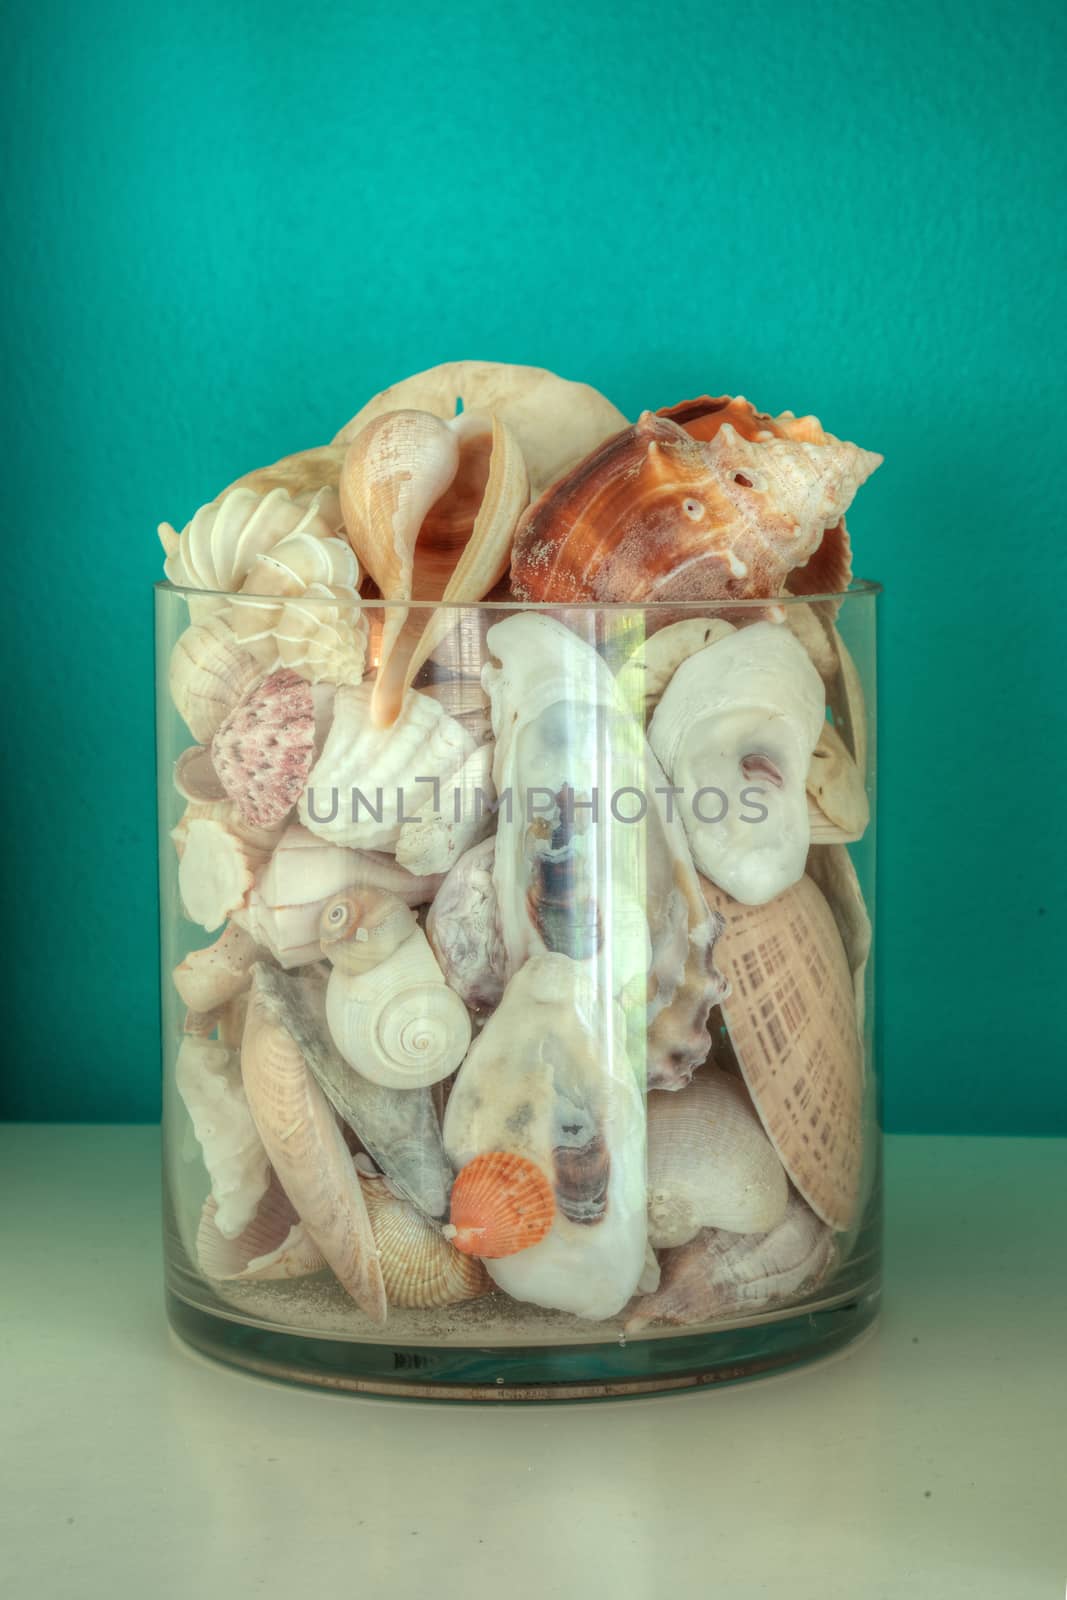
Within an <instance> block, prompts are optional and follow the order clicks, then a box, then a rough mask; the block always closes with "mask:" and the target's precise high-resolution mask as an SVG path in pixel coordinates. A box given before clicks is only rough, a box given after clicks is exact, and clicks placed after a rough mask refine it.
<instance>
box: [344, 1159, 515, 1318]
mask: <svg viewBox="0 0 1067 1600" xmlns="http://www.w3.org/2000/svg"><path fill="white" fill-rule="evenodd" d="M359 1181H360V1184H361V1185H362V1188H363V1198H364V1200H365V1201H366V1203H367V1212H368V1214H369V1216H370V1221H371V1227H372V1228H373V1230H374V1238H375V1242H376V1243H377V1246H378V1255H379V1259H380V1261H381V1267H382V1278H383V1280H384V1282H385V1294H386V1298H387V1300H388V1301H389V1304H390V1305H391V1306H404V1307H416V1308H417V1307H423V1306H433V1307H437V1306H456V1305H461V1304H462V1303H463V1302H464V1301H465V1300H476V1299H478V1298H479V1296H480V1295H483V1294H486V1293H487V1292H488V1291H489V1289H491V1288H492V1284H491V1283H490V1280H489V1277H488V1274H487V1273H486V1270H485V1268H484V1267H483V1266H482V1264H481V1262H480V1261H478V1260H476V1259H474V1258H473V1257H472V1256H469V1255H464V1254H463V1253H462V1252H461V1251H459V1250H457V1249H456V1248H455V1246H454V1245H452V1244H450V1243H449V1241H448V1239H446V1238H445V1236H444V1234H443V1232H442V1231H441V1229H440V1228H439V1227H436V1226H435V1225H434V1224H433V1223H432V1222H428V1221H427V1219H426V1218H425V1217H424V1216H423V1215H422V1214H421V1213H420V1212H418V1211H416V1210H415V1207H414V1206H412V1205H410V1204H409V1203H408V1201H406V1200H404V1199H403V1198H401V1196H399V1195H395V1194H393V1192H392V1190H391V1189H390V1188H389V1185H388V1183H387V1182H386V1180H385V1179H384V1178H383V1177H379V1176H374V1177H370V1176H367V1175H365V1174H362V1173H361V1174H360V1180H359Z"/></svg>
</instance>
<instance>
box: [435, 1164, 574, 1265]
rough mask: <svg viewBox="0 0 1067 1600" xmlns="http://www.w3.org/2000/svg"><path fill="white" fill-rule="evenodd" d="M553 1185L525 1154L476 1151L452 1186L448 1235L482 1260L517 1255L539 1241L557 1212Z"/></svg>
mask: <svg viewBox="0 0 1067 1600" xmlns="http://www.w3.org/2000/svg"><path fill="white" fill-rule="evenodd" d="M555 1209H556V1207H555V1201H554V1200H553V1197H552V1185H551V1184H550V1183H549V1181H548V1179H547V1178H546V1177H545V1175H544V1173H543V1172H542V1171H541V1169H540V1167H537V1166H535V1165H534V1163H533V1162H532V1161H527V1160H526V1158H525V1157H524V1156H517V1155H512V1154H510V1153H508V1152H506V1151H502V1150H491V1151H489V1152H487V1153H486V1154H485V1155H480V1156H475V1158H474V1160H473V1161H469V1162H468V1163H467V1165H466V1166H465V1167H464V1168H463V1170H462V1172H460V1174H459V1176H458V1177H457V1178H456V1181H455V1183H454V1185H453V1186H452V1211H451V1216H450V1219H449V1228H448V1230H447V1232H448V1236H449V1237H450V1238H451V1240H452V1243H453V1244H454V1245H455V1247H456V1249H457V1250H461V1251H463V1252H465V1253H466V1254H469V1255H476V1256H480V1257H481V1258H482V1259H483V1260H487V1261H495V1260H498V1259H499V1258H500V1257H502V1256H513V1255H517V1254H518V1252H519V1251H520V1250H528V1249H529V1248H530V1246H531V1245H535V1244H537V1243H539V1241H540V1240H541V1239H543V1238H544V1237H545V1234H546V1233H547V1232H548V1230H549V1228H550V1227H551V1226H552V1218H553V1216H554V1215H555Z"/></svg>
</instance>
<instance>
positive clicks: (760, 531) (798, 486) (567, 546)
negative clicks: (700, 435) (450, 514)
mask: <svg viewBox="0 0 1067 1600" xmlns="http://www.w3.org/2000/svg"><path fill="white" fill-rule="evenodd" d="M880 461H881V457H880V456H874V455H871V454H870V453H869V452H868V451H863V450H859V449H857V448H856V446H855V445H850V444H842V443H840V442H834V443H832V444H826V445H816V444H809V443H799V442H795V441H793V440H787V439H776V438H771V439H768V440H764V441H761V442H758V443H757V442H752V441H749V440H746V439H743V438H742V437H741V436H740V435H739V434H738V433H737V432H736V431H735V430H734V429H733V428H732V427H731V426H730V425H729V424H724V425H723V426H722V427H721V428H720V429H719V431H718V432H717V433H716V435H715V437H714V439H712V440H711V441H710V443H707V444H703V443H699V442H698V441H697V440H695V439H693V438H691V437H690V436H689V434H688V433H686V432H685V430H684V429H683V428H681V427H679V426H678V425H677V424H676V423H674V422H672V421H671V420H670V419H669V418H666V417H655V416H652V414H651V413H649V412H645V413H644V415H643V416H642V417H641V419H640V420H639V421H638V423H637V424H636V425H635V426H634V427H633V428H629V429H627V430H626V431H625V432H624V433H622V434H619V435H617V436H616V437H615V438H614V439H611V440H609V441H608V442H607V443H606V444H604V445H602V446H601V447H600V449H599V450H597V451H594V452H593V454H592V455H590V456H588V457H587V458H586V459H585V460H584V461H583V462H581V463H580V464H579V465H578V466H577V467H575V468H574V470H573V471H572V472H571V473H569V474H568V476H567V477H566V478H565V479H563V481H562V482H560V483H557V484H556V485H555V487H554V488H553V489H552V490H550V491H549V492H548V493H547V494H545V495H542V497H541V499H540V500H538V501H537V502H536V503H535V504H534V505H533V506H531V507H530V509H529V511H528V512H526V514H525V515H524V516H523V518H522V520H521V521H520V523H519V526H518V528H517V530H516V533H515V542H514V548H513V551H512V559H511V585H512V588H513V590H514V591H515V593H516V595H518V596H519V597H520V598H521V599H524V600H541V601H553V602H557V603H562V604H572V603H573V604H582V603H604V602H618V601H634V602H640V601H650V600H723V599H746V598H752V597H761V596H767V597H770V596H773V595H776V594H779V593H780V592H781V591H782V589H783V588H784V586H785V581H786V578H787V577H788V576H789V574H790V572H791V571H792V570H793V569H794V568H795V567H797V566H800V565H802V564H803V563H804V562H805V561H807V560H808V559H809V557H810V556H811V555H813V554H814V552H815V551H816V550H817V549H818V547H819V544H820V542H821V540H822V537H823V533H824V531H825V529H826V528H827V527H829V526H831V525H832V524H833V523H835V522H837V521H839V520H840V518H841V517H842V515H843V514H844V512H845V510H846V509H847V507H848V505H849V504H850V502H851V500H852V498H853V496H854V495H855V493H856V490H857V489H858V488H859V486H860V484H861V483H863V481H864V480H865V479H866V478H867V477H869V476H870V474H871V472H873V471H874V469H875V467H876V466H878V464H879V462H880Z"/></svg>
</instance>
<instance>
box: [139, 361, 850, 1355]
mask: <svg viewBox="0 0 1067 1600" xmlns="http://www.w3.org/2000/svg"><path fill="white" fill-rule="evenodd" d="M879 462H880V457H878V456H876V455H872V454H870V453H869V452H867V451H865V450H861V449H859V448H857V447H856V446H855V445H852V444H848V443H844V442H842V441H840V440H838V439H836V438H834V437H833V436H832V435H830V434H828V433H826V432H825V431H824V430H823V429H822V427H821V426H820V425H819V423H818V422H817V421H816V420H815V418H814V417H795V416H793V415H792V413H790V412H785V413H784V414H783V415H781V416H777V417H772V416H768V415H764V414H763V413H761V412H758V411H757V410H756V409H755V408H754V407H753V406H752V405H750V404H749V403H748V402H747V401H745V400H743V399H740V398H734V399H731V398H726V397H723V398H720V399H707V398H705V399H701V400H697V401H693V402H689V403H686V404H683V405H678V406H674V407H672V408H670V409H668V410H664V411H661V412H658V413H655V414H652V413H649V412H645V413H644V414H643V415H642V416H641V417H640V419H639V420H638V421H637V422H636V423H635V424H632V425H631V424H630V423H628V421H627V419H626V417H624V416H623V415H622V414H621V413H620V412H619V411H617V410H616V408H615V407H614V406H613V405H611V404H610V403H609V402H608V401H607V400H606V399H605V398H604V397H603V396H602V395H600V394H598V393H596V392H595V391H594V390H592V389H590V388H589V387H587V386H585V385H583V384H577V383H571V382H567V381H564V380H563V379H561V378H558V377H556V376H554V375H553V374H551V373H548V372H544V371H541V370H538V369H533V368H525V367H513V366H504V365H496V364H492V363H481V362H458V363H454V364H450V365H446V366H442V367H437V368H435V369H433V370H432V371H429V372H426V373H422V374H420V375H418V376H416V377H413V378H410V379H408V380H407V381H405V382H403V383H399V384H397V385H395V386H393V387H392V388H390V389H387V390H386V391H385V392H384V393H383V394H381V395H379V396H378V397H377V398H376V399H374V400H372V401H371V402H370V403H369V404H368V405H366V406H365V407H364V408H363V410H362V411H360V412H359V414H358V415H357V416H356V417H355V418H354V419H353V420H352V421H351V422H350V423H349V424H348V425H347V426H346V427H345V428H343V429H342V430H341V432H340V433H339V434H338V435H337V437H336V439H335V440H334V442H333V443H332V444H330V445H327V446H324V447H322V448H319V449H314V450H308V451H305V452H303V453H302V454H299V455H294V456H290V457H288V458H286V459H285V460H282V461H280V462H278V463H276V464H275V465H273V466H269V467H265V468H262V469H260V470H259V471H256V472H252V473H250V474H248V475H247V476H246V477H244V478H241V479H239V480H238V481H237V482H236V483H234V484H232V485H231V486H230V487H229V488H228V489H226V490H224V491H223V492H222V493H221V494H219V495H218V496H217V497H216V498H215V499H214V500H212V501H211V502H210V503H209V504H207V505H205V506H203V507H202V508H201V509H200V510H199V511H198V512H197V513H196V515H195V516H194V517H193V519H192V521H191V522H190V523H189V524H188V526H187V527H185V528H184V529H183V530H182V531H181V532H180V533H179V532H177V531H176V530H175V529H174V528H172V527H170V526H169V525H168V524H164V525H163V526H162V527H161V529H160V536H161V538H162V541H163V545H164V548H165V551H166V563H165V571H166V576H167V578H168V579H169V581H170V583H171V584H172V585H173V586H175V587H176V588H178V589H180V590H182V591H184V596H185V603H187V605H188V612H189V625H188V626H187V627H186V628H185V631H184V632H183V633H182V634H181V636H180V637H179V638H178V640H177V643H176V645H175V647H174V650H173V652H172V655H171V658H170V666H169V692H170V696H171V698H172V701H173V704H174V706H175V708H176V709H177V711H178V712H179V713H180V716H181V718H182V719H183V720H184V723H185V725H186V726H187V728H188V730H189V733H190V734H191V736H192V739H193V741H194V742H193V743H192V744H191V745H190V746H189V748H187V749H185V750H184V752H183V753H182V755H181V756H180V759H179V760H178V761H177V762H176V764H175V769H174V783H175V785H176V787H177V789H178V792H179V794H180V795H181V796H182V797H183V799H184V801H185V811H184V815H183V816H182V818H181V820H180V822H179V824H178V826H177V827H176V828H175V829H174V830H173V834H172V838H173V842H174V846H175V849H176V854H177V858H178V860H177V883H178V889H179V891H180V896H181V902H182V905H183V908H184V911H185V913H186V915H187V917H188V918H189V919H190V920H191V922H193V923H195V924H198V925H199V926H200V927H201V928H203V929H204V930H205V931H206V932H207V933H209V934H217V937H215V938H214V941H213V942H210V943H208V945H207V946H206V948H202V949H197V950H194V951H193V952H192V953H190V954H189V955H188V956H187V957H186V958H185V959H184V960H182V961H181V963H180V964H179V965H178V966H177V968H176V969H175V971H174V974H173V981H174V984H175V986H176V989H177V991H178V994H179V996H180V999H181V1002H182V1005H183V1006H184V1007H185V1008H187V1009H186V1013H185V1021H184V1032H183V1035H182V1038H181V1040H180V1044H179V1048H178V1052H177V1066H176V1083H177V1088H178V1091H179V1093H180V1095H181V1097H182V1100H183V1101H184V1104H185V1106H186V1108H187V1110H188V1113H189V1116H190V1119H191V1122H192V1126H193V1130H194V1132H195V1135H196V1138H197V1140H198V1141H199V1144H200V1147H201V1150H202V1156H203V1163H204V1166H205V1168H206V1173H207V1178H208V1180H209V1181H210V1194H209V1196H208V1198H207V1199H206V1201H205V1202H204V1205H203V1211H202V1215H201V1219H200V1224H199V1232H198V1236H197V1242H196V1249H197V1255H198V1265H199V1270H200V1272H201V1273H202V1274H203V1276H204V1277H205V1278H206V1279H208V1280H210V1281H212V1282H216V1283H224V1282H226V1281H232V1280H244V1281H247V1280H270V1279H282V1278H286V1279H293V1278H302V1277H305V1276H310V1275H314V1274H320V1273H322V1272H324V1271H325V1270H327V1269H328V1270H329V1271H330V1272H332V1273H333V1274H334V1276H335V1277H336V1279H337V1281H338V1282H339V1283H340V1284H341V1285H342V1286H343V1288H344V1290H346V1291H347V1293H348V1294H349V1295H350V1296H351V1297H352V1299H353V1300H354V1301H355V1302H357V1304H358V1306H359V1307H360V1308H361V1309H362V1311H363V1312H364V1313H366V1315H367V1317H368V1318H369V1319H371V1321H372V1322H373V1323H377V1324H380V1323H384V1322H385V1321H386V1318H387V1314H388V1308H389V1307H390V1306H394V1307H403V1308H408V1309H416V1310H417V1309H419V1308H430V1307H433V1308H440V1307H447V1306H454V1305H459V1304H461V1303H462V1302H465V1301H469V1300H473V1299H475V1298H477V1297H481V1296H486V1295H492V1296H495V1297H496V1299H497V1303H498V1304H500V1305H501V1306H502V1307H505V1306H508V1305H511V1304H512V1303H513V1302H523V1303H528V1304H533V1305H536V1306H539V1307H549V1308H552V1309H553V1310H556V1311H560V1312H566V1313H571V1314H572V1315H574V1316H577V1317H580V1318H588V1319H593V1320H595V1321H607V1320H610V1319H619V1321H618V1324H617V1326H618V1327H621V1328H625V1330H626V1331H627V1332H630V1331H636V1330H642V1329H645V1328H650V1327H654V1326H656V1325H657V1324H658V1325H660V1326H661V1327H665V1326H667V1327H669V1326H683V1327H689V1328H691V1327H693V1326H695V1325H699V1324H705V1323H714V1322H715V1321H717V1320H721V1319H730V1318H733V1319H735V1320H736V1319H738V1318H741V1319H744V1318H746V1317H748V1316H751V1315H755V1314H759V1313H763V1312H766V1311H768V1310H771V1309H774V1308H780V1307H781V1306H783V1305H785V1304H788V1303H791V1302H795V1301H796V1300H797V1299H798V1298H799V1297H801V1296H803V1295H806V1294H810V1293H811V1292H812V1291H813V1290H815V1289H816V1288H817V1287H818V1286H819V1285H820V1284H822V1283H824V1282H825V1281H826V1280H827V1278H828V1277H829V1275H830V1274H831V1273H832V1272H833V1271H834V1270H835V1269H836V1268H837V1266H838V1265H839V1264H840V1261H841V1259H842V1249H843V1242H844V1241H846V1240H847V1239H848V1238H849V1236H850V1232H851V1230H854V1229H855V1227H856V1225H857V1212H858V1209H859V1206H860V1201H861V1165H862V1158H863V1153H864V1151H863V1144H864V1139H863V1112H862V1106H863V1102H864V1077H865V1073H864V1050H863V996H864V971H865V966H866V962H867V957H868V952H869V947H870V923H869V920H868V917H867V912H866V910H865V907H864V903H863V897H862V895H861V893H860V888H859V883H858V880H857V877H856V873H855V871H854V869H853V867H852V864H851V861H850V858H849V854H848V851H847V849H846V848H845V846H846V845H847V844H848V843H849V842H852V841H855V840H857V839H859V838H860V836H861V835H862V834H863V832H864V829H865V827H866V825H867V822H868V798H867V791H866V788H865V771H866V764H867V754H866V722H865V713H864V702H863V692H862V688H861V685H860V680H859V675H858V673H857V671H856V668H855V666H854V664H853V661H852V658H851V657H850V655H849V652H848V651H847V649H846V648H845V645H844V642H843V640H842V639H841V637H840V634H839V632H838V630H837V628H836V627H835V625H834V619H835V617H836V616H837V609H836V607H837V606H838V605H839V604H840V602H839V601H837V602H835V601H834V600H832V599H826V598H825V597H826V596H832V595H835V594H839V593H840V592H841V591H842V590H844V589H846V588H847V587H848V584H849V582H850V579H851V559H850V547H849V538H848V532H847V529H846V526H845V520H844V517H845V513H846V511H847V510H848V507H849V505H850V503H851V501H852V498H853V496H854V495H855V493H856V491H857V489H858V488H859V486H860V484H862V483H863V482H864V480H865V479H866V478H867V477H868V476H869V475H870V473H871V472H872V471H873V470H874V468H875V467H877V466H878V464H879ZM790 596H794V597H799V598H796V599H789V598H787V597H790ZM805 597H812V598H810V599H807V598H805ZM816 597H819V598H816ZM484 600H489V601H492V602H494V603H495V604H493V605H484V606H478V605H477V603H478V602H481V601H484ZM760 601H764V602H766V603H765V604H759V603H758V602H760ZM742 602H745V604H742ZM597 791H599V792H600V794H601V802H600V804H601V808H602V811H603V812H604V814H603V815H597V810H596V807H597V801H596V799H595V794H596V792H597ZM609 792H610V805H611V810H612V816H611V817H608V816H607V814H606V813H607V810H608V805H609V799H608V795H609ZM534 793H536V794H537V795H538V796H540V797H541V799H540V802H539V803H538V804H537V805H536V806H535V807H533V808H532V809H531V806H530V805H529V804H528V803H524V797H529V796H530V795H531V794H534ZM739 793H740V794H741V795H742V796H743V799H744V802H745V803H746V804H747V805H748V807H749V810H748V811H747V812H746V811H745V810H744V809H743V807H739V806H737V805H736V804H735V803H734V797H735V796H736V795H738V794H739ZM708 795H715V796H721V797H722V798H723V799H724V800H727V801H728V803H727V806H726V808H725V810H723V809H722V808H720V809H719V810H718V811H716V809H715V805H716V802H714V801H711V802H708V803H707V804H706V805H704V806H701V805H698V804H695V803H694V804H689V803H687V801H688V799H689V797H691V796H693V797H697V796H708ZM357 796H358V798H359V802H360V803H358V804H357V803H356V797H357ZM622 796H626V797H627V799H626V801H625V808H624V805H623V801H622V799H621V797H622ZM350 798H351V801H352V803H351V804H350ZM505 800H507V802H508V803H505ZM675 802H677V803H675ZM635 813H639V816H635ZM635 820H638V821H639V822H640V826H629V825H626V824H627V823H632V822H633V821H635ZM756 824H758V825H756ZM220 929H221V932H219V931H218V930H220ZM506 1297H510V1299H508V1298H506ZM502 1314H503V1313H502Z"/></svg>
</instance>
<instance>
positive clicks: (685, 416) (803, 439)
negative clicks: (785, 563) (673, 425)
mask: <svg viewBox="0 0 1067 1600" xmlns="http://www.w3.org/2000/svg"><path fill="white" fill-rule="evenodd" d="M656 414H657V416H660V417H670V418H671V420H672V421H673V422H677V423H678V424H679V426H680V427H682V428H684V429H685V431H686V433H688V434H689V435H690V436H691V437H692V438H694V439H702V440H704V441H705V442H707V441H708V440H709V439H714V437H715V435H716V434H717V433H718V431H719V429H720V428H721V427H722V425H723V423H724V422H728V423H729V424H730V425H731V427H733V428H736V429H737V432H738V433H739V434H740V435H741V437H742V438H743V439H753V440H759V439H767V438H772V439H794V440H796V441H798V442H799V443H801V444H839V443H840V441H839V440H838V439H835V438H834V436H833V434H832V433H827V432H826V429H825V428H824V427H823V425H822V423H821V422H820V421H819V419H818V417H812V416H808V417H796V416H794V415H793V413H792V412H791V411H783V412H782V414H781V416H778V417H772V416H771V415H770V413H769V412H766V411H757V410H756V407H755V406H754V405H753V404H752V402H751V401H750V400H746V399H745V397H744V395H740V394H739V395H728V394H720V395H717V396H715V397H712V396H711V395H706V394H705V395H701V397H700V398H699V399H698V400H683V401H681V402H680V404H678V405H676V406H664V407H663V408H662V410H660V411H658V412H657V413H656ZM851 581H852V542H851V540H850V539H849V536H848V528H847V527H846V526H845V519H844V517H842V518H841V521H840V522H838V523H837V524H835V526H834V527H832V528H827V530H826V532H825V533H824V534H823V536H822V542H821V544H820V545H819V548H818V549H817V550H816V551H815V553H814V555H812V556H810V557H809V558H808V560H807V561H806V562H805V563H804V565H803V566H801V567H795V568H794V569H793V571H792V572H791V573H790V574H789V590H790V593H791V594H839V593H840V592H841V591H842V590H843V589H847V588H848V586H849V584H850V583H851Z"/></svg>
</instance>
